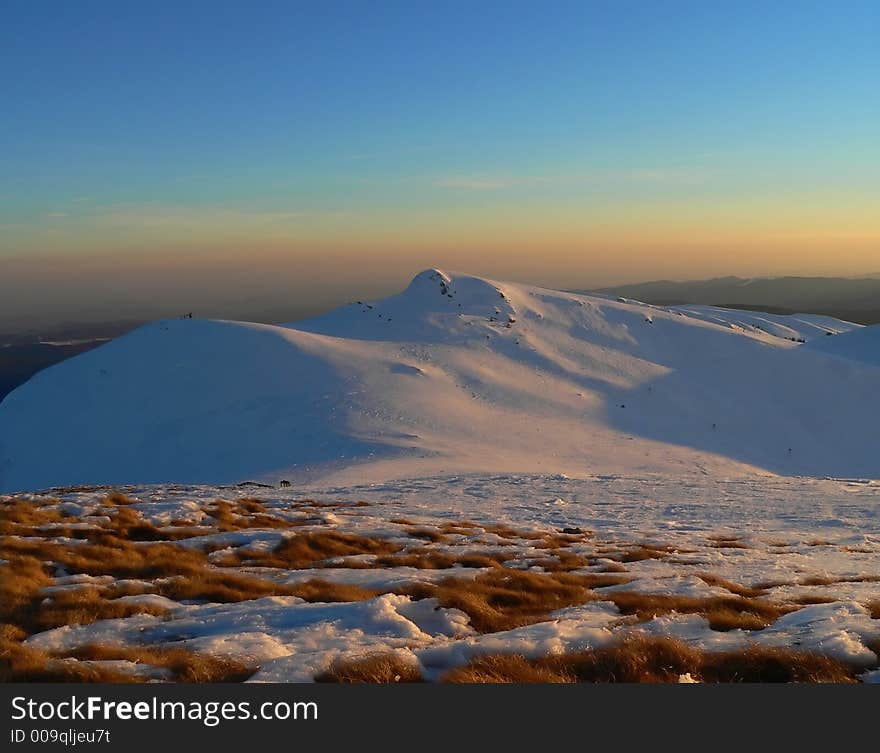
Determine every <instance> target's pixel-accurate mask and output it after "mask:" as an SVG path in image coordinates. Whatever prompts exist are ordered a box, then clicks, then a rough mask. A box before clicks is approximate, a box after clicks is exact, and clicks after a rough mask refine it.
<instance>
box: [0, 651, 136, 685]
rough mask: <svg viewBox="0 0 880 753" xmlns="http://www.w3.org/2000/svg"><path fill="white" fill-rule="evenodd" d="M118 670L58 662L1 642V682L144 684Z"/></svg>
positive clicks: (70, 662)
mask: <svg viewBox="0 0 880 753" xmlns="http://www.w3.org/2000/svg"><path fill="white" fill-rule="evenodd" d="M143 681H144V679H143V678H141V677H138V676H136V675H131V674H128V673H125V672H121V671H119V670H118V669H112V668H109V667H103V666H100V665H94V664H87V663H83V662H79V661H73V660H69V659H57V658H54V657H52V656H50V655H49V654H47V653H46V652H45V651H38V650H36V649H33V648H30V647H29V646H24V645H22V644H20V643H6V642H4V641H0V682H143Z"/></svg>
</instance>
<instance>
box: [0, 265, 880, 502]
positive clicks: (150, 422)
mask: <svg viewBox="0 0 880 753" xmlns="http://www.w3.org/2000/svg"><path fill="white" fill-rule="evenodd" d="M873 329H874V328H867V329H865V330H861V329H860V328H858V327H857V325H852V324H848V323H845V322H840V321H837V320H834V319H828V318H827V317H817V316H793V317H786V316H774V315H769V314H754V313H752V312H744V311H739V310H724V309H717V308H712V307H701V306H687V307H683V308H670V307H658V306H649V305H645V304H640V303H638V302H635V301H629V300H624V299H615V298H608V297H605V296H600V295H596V296H586V295H576V294H569V293H562V292H556V291H550V290H544V289H540V288H535V287H530V286H526V285H519V284H511V283H500V282H494V281H491V280H486V279H482V278H477V277H471V276H467V275H449V274H446V273H443V272H440V271H438V270H428V271H426V272H423V273H421V274H419V275H418V276H417V277H416V278H415V279H414V280H413V282H412V283H411V285H410V286H409V287H408V288H407V290H406V291H404V292H403V293H401V294H399V295H397V296H393V297H391V298H388V299H385V300H383V301H379V302H371V303H365V302H359V303H354V304H351V305H349V306H346V307H343V308H341V309H338V310H337V311H334V312H331V313H330V314H327V315H325V316H322V317H319V318H316V319H313V320H310V321H308V322H299V323H296V324H295V325H293V324H292V325H289V326H268V325H259V324H249V323H243V322H228V321H201V320H174V321H160V322H155V323H153V324H150V325H147V326H145V327H142V328H140V329H138V330H136V331H134V332H132V333H130V334H128V335H126V336H124V337H121V338H118V339H116V340H113V341H112V342H110V343H108V344H106V345H104V346H102V347H100V348H97V349H95V350H92V351H90V352H88V353H85V354H83V355H81V356H78V357H76V358H73V359H71V360H69V361H65V362H63V363H60V364H57V365H56V366H53V367H51V368H49V369H47V370H46V371H44V372H41V373H39V374H37V375H36V376H35V377H33V378H32V379H31V380H30V381H29V382H27V383H26V384H24V385H22V386H21V387H20V388H18V389H17V390H15V391H14V392H12V393H11V394H10V395H9V396H7V398H6V399H5V400H4V401H3V402H2V403H0V491H2V490H17V489H24V488H45V487H48V486H52V485H70V484H78V483H92V484H93V483H151V482H162V481H177V482H185V483H195V482H210V483H226V482H230V481H239V480H242V479H245V478H249V479H258V480H267V481H269V482H271V483H277V481H278V479H280V478H289V479H291V480H297V481H302V480H309V479H316V478H321V479H325V480H327V481H328V482H332V483H363V482H370V481H382V480H385V479H390V478H412V477H416V476H426V475H431V474H439V473H469V472H490V473H492V472H536V473H555V472H563V473H567V474H569V475H572V476H583V475H588V474H595V473H621V472H625V473H657V474H676V475H679V476H680V475H682V474H692V473H695V472H697V473H715V474H720V475H728V476H732V475H742V474H753V473H755V472H756V471H764V472H766V471H770V472H775V473H781V474H787V475H815V476H861V477H870V478H877V477H880V453H878V452H877V444H878V442H877V440H878V431H877V427H878V425H880V421H878V419H880V406H878V402H877V400H876V393H877V387H878V385H880V365H877V364H871V363H864V362H862V361H859V360H855V359H841V358H840V357H837V356H833V355H829V354H826V353H825V352H822V349H820V348H819V347H811V346H812V344H813V342H815V340H821V341H822V343H821V345H822V346H823V347H825V346H826V343H825V341H826V340H827V341H829V342H828V345H830V344H831V341H835V340H837V339H838V338H840V339H841V340H844V338H854V339H855V338H857V337H865V338H866V339H869V335H876V333H873V332H871V331H870V330H873ZM848 330H853V332H851V334H848V335H847V334H844V335H835V337H827V336H826V335H825V332H826V331H832V332H835V333H837V332H846V331H848ZM855 330H858V331H855ZM819 335H821V336H819ZM794 340H806V341H807V345H806V346H804V345H801V344H800V343H798V342H795V341H794ZM854 347H855V346H854ZM856 349H857V348H856Z"/></svg>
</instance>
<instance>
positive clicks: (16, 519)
mask: <svg viewBox="0 0 880 753" xmlns="http://www.w3.org/2000/svg"><path fill="white" fill-rule="evenodd" d="M57 502H58V500H54V499H53V500H42V501H40V502H39V503H38V502H32V501H30V500H26V499H18V498H16V497H13V498H12V499H7V500H3V501H2V502H0V536H39V535H43V533H44V532H42V531H40V530H39V528H40V526H45V525H51V524H57V523H59V522H61V521H62V520H63V516H62V515H61V513H60V512H59V511H58V509H57V507H56V506H55V505H56V504H57Z"/></svg>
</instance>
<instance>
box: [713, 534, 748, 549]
mask: <svg viewBox="0 0 880 753" xmlns="http://www.w3.org/2000/svg"><path fill="white" fill-rule="evenodd" d="M707 538H708V539H709V546H711V547H714V548H715V549H748V548H749V546H748V544H744V543H743V542H742V541H741V540H740V539H741V538H742V537H741V536H724V535H717V536H709V537H707Z"/></svg>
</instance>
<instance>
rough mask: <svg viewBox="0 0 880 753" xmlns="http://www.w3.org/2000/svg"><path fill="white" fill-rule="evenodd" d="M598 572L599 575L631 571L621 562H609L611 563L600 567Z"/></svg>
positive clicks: (605, 563)
mask: <svg viewBox="0 0 880 753" xmlns="http://www.w3.org/2000/svg"><path fill="white" fill-rule="evenodd" d="M596 572H598V573H628V572H629V570H627V569H626V568H625V567H624V566H623V565H621V564H620V563H619V562H612V561H609V562H603V563H602V564H601V565H599V567H598V568H597V569H596Z"/></svg>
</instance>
